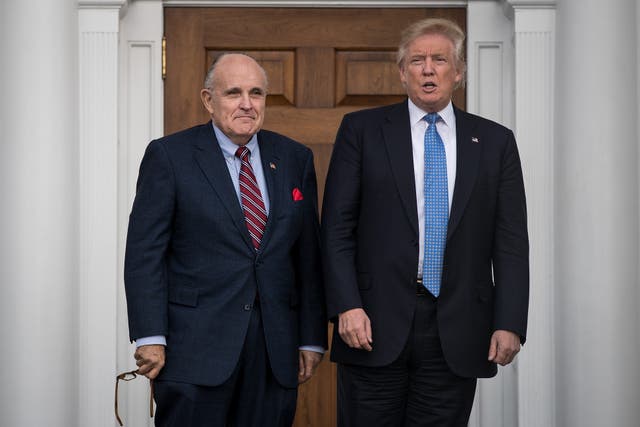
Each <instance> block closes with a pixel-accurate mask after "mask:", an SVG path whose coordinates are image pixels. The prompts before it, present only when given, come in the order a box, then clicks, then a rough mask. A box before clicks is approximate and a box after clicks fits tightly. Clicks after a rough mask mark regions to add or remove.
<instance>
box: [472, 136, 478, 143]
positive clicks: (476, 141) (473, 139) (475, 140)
mask: <svg viewBox="0 0 640 427" xmlns="http://www.w3.org/2000/svg"><path fill="white" fill-rule="evenodd" d="M471 142H475V143H478V142H480V141H478V138H477V137H475V136H472V137H471Z"/></svg>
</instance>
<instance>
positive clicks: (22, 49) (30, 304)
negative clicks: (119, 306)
mask: <svg viewBox="0 0 640 427" xmlns="http://www.w3.org/2000/svg"><path fill="white" fill-rule="evenodd" d="M0 61H2V64H1V65H0V361H1V363H0V425H2V426H11V427H34V426H48V427H49V426H50V427H67V426H74V425H77V420H76V410H75V406H76V403H77V398H78V386H77V384H78V375H79V374H80V372H79V370H78V365H77V361H78V357H77V351H78V340H77V331H78V327H77V321H78V317H77V314H76V304H77V302H78V298H77V295H78V289H77V285H78V281H77V268H78V267H77V253H78V244H77V239H78V228H77V219H78V216H77V213H76V212H77V206H78V205H77V203H78V197H77V190H78V166H77V160H78V154H77V153H78V137H77V133H78V131H77V120H78V117H77V96H78V91H77V88H76V84H77V83H76V82H77V76H78V73H77V14H76V2H75V1H73V0H59V1H55V2H52V1H49V0H31V1H22V0H3V1H1V2H0Z"/></svg>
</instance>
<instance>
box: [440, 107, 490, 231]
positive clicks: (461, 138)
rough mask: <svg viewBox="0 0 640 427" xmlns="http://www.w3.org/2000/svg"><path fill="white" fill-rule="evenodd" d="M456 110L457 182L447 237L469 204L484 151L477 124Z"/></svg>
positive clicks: (462, 112) (465, 114)
mask: <svg viewBox="0 0 640 427" xmlns="http://www.w3.org/2000/svg"><path fill="white" fill-rule="evenodd" d="M454 112H455V115H456V150H457V156H456V157H457V165H456V184H455V187H454V190H453V201H452V203H451V215H450V217H449V226H448V229H447V239H449V238H450V237H451V235H452V234H453V232H454V231H455V229H456V227H457V226H458V224H459V223H460V219H461V218H462V215H463V213H464V209H465V207H466V206H467V202H468V201H469V196H470V195H471V191H472V190H473V186H474V184H475V182H476V177H477V175H478V165H479V162H480V154H481V153H482V141H481V140H480V138H479V137H478V136H476V135H474V134H473V131H474V129H475V124H474V123H473V122H472V120H470V118H469V115H468V114H467V113H465V112H464V111H461V110H459V109H457V108H455V107H454Z"/></svg>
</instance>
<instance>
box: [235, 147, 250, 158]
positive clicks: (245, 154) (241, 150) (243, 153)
mask: <svg viewBox="0 0 640 427" xmlns="http://www.w3.org/2000/svg"><path fill="white" fill-rule="evenodd" d="M250 154H251V150H249V149H248V148H247V147H238V149H237V150H236V157H240V159H241V160H247V159H248V158H249V155H250Z"/></svg>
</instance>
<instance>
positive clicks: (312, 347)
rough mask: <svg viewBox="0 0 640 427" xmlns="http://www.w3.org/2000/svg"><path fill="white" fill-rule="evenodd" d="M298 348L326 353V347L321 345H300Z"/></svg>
mask: <svg viewBox="0 0 640 427" xmlns="http://www.w3.org/2000/svg"><path fill="white" fill-rule="evenodd" d="M298 350H308V351H315V352H316V353H320V354H324V351H325V350H324V348H322V347H320V346H319V345H301V346H300V347H298Z"/></svg>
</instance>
